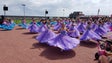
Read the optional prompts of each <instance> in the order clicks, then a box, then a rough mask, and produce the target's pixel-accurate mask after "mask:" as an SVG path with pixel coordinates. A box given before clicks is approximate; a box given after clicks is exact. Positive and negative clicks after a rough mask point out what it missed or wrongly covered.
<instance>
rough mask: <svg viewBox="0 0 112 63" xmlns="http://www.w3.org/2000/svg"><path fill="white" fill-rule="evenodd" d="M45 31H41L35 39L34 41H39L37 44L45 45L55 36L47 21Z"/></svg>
mask: <svg viewBox="0 0 112 63" xmlns="http://www.w3.org/2000/svg"><path fill="white" fill-rule="evenodd" d="M45 29H46V30H45V31H43V32H42V33H40V34H39V35H38V36H37V37H36V40H37V41H39V43H47V42H48V41H49V40H51V39H52V38H54V37H55V36H56V34H55V33H54V32H53V31H52V30H51V25H50V22H49V21H48V20H47V27H46V28H45Z"/></svg>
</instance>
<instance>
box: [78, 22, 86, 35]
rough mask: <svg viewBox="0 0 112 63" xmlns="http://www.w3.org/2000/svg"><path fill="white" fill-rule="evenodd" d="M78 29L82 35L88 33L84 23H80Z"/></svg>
mask: <svg viewBox="0 0 112 63" xmlns="http://www.w3.org/2000/svg"><path fill="white" fill-rule="evenodd" d="M77 29H78V30H79V32H80V33H83V32H85V31H86V26H85V25H84V23H80V24H79V26H78V28H77Z"/></svg>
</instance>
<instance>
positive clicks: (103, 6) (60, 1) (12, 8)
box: [0, 0, 112, 16]
mask: <svg viewBox="0 0 112 63" xmlns="http://www.w3.org/2000/svg"><path fill="white" fill-rule="evenodd" d="M0 2H1V3H0V15H3V14H4V11H3V6H4V4H5V5H6V6H8V11H6V15H19V16H23V15H24V7H25V15H26V16H44V15H45V10H48V14H47V16H69V14H70V13H73V12H74V11H81V12H83V14H85V15H97V12H98V9H100V13H99V14H100V15H111V14H112V1H111V0H0ZM22 4H25V5H26V6H22Z"/></svg>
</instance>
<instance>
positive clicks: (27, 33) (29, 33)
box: [22, 32, 37, 35]
mask: <svg viewBox="0 0 112 63" xmlns="http://www.w3.org/2000/svg"><path fill="white" fill-rule="evenodd" d="M22 34H25V35H31V34H37V33H31V32H25V33H22Z"/></svg>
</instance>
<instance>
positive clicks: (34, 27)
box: [28, 19, 38, 33]
mask: <svg viewBox="0 0 112 63" xmlns="http://www.w3.org/2000/svg"><path fill="white" fill-rule="evenodd" d="M28 29H29V30H30V32H31V33H38V26H37V24H36V21H35V19H33V20H32V23H31V24H30V26H29V27H28Z"/></svg>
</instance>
